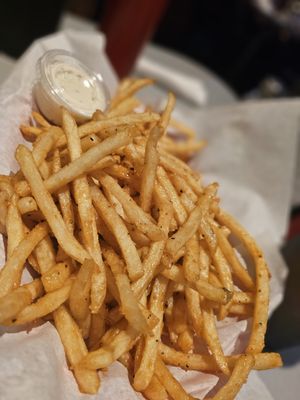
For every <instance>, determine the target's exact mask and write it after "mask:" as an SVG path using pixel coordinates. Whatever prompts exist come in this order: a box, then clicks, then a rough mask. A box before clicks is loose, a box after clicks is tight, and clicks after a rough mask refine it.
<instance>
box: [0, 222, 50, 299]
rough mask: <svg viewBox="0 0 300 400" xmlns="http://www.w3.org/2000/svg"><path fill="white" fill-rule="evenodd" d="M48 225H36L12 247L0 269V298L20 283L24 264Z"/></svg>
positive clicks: (45, 233) (46, 230)
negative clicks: (8, 256) (9, 255)
mask: <svg viewBox="0 0 300 400" xmlns="http://www.w3.org/2000/svg"><path fill="white" fill-rule="evenodd" d="M47 233H48V225H47V224H46V223H41V224H39V225H37V226H36V227H35V228H34V229H33V230H32V231H31V232H29V233H28V235H27V236H26V237H25V238H24V239H23V240H22V241H21V242H20V243H19V245H18V247H16V248H15V249H14V251H13V252H12V254H11V257H10V258H9V259H8V260H7V261H6V263H5V265H4V266H3V268H2V269H1V271H0V298H1V297H3V296H5V295H6V294H7V293H9V292H11V291H12V290H13V289H16V288H17V287H18V286H19V285H20V281H21V275H22V272H23V268H24V264H25V261H26V259H27V257H29V255H30V254H31V253H32V251H33V250H34V248H35V247H36V245H37V244H38V243H39V242H40V241H41V240H42V239H43V238H44V237H45V236H46V235H47Z"/></svg>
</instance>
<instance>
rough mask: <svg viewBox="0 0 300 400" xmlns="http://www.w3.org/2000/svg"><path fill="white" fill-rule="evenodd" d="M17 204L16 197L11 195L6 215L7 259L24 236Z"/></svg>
mask: <svg viewBox="0 0 300 400" xmlns="http://www.w3.org/2000/svg"><path fill="white" fill-rule="evenodd" d="M17 204H18V198H17V196H16V195H12V197H11V200H10V204H9V206H8V209H7V215H6V232H7V258H10V257H11V255H12V253H13V251H14V250H15V249H16V248H17V247H18V245H19V243H20V242H21V241H22V239H23V238H24V235H25V232H24V227H23V221H22V218H21V215H20V212H19V209H18V205H17Z"/></svg>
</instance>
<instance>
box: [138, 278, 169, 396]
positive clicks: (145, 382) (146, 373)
mask: <svg viewBox="0 0 300 400" xmlns="http://www.w3.org/2000/svg"><path fill="white" fill-rule="evenodd" d="M167 284H168V282H167V280H166V279H165V278H163V277H159V278H156V280H155V281H154V284H153V288H152V292H151V297H150V307H149V308H150V310H151V311H152V312H153V313H154V314H155V315H156V316H157V317H158V318H159V323H158V324H157V325H156V327H155V328H154V330H153V335H151V336H150V335H147V336H146V337H145V345H144V351H143V354H142V357H141V361H140V364H139V368H138V369H137V371H136V372H135V375H134V381H133V387H134V388H135V389H136V390H137V391H143V390H145V389H146V388H147V387H148V386H149V384H150V382H151V379H152V378H153V375H154V370H155V363H156V356H157V349H158V343H159V341H160V336H161V332H162V327H163V326H162V324H163V312H164V299H165V293H166V289H167Z"/></svg>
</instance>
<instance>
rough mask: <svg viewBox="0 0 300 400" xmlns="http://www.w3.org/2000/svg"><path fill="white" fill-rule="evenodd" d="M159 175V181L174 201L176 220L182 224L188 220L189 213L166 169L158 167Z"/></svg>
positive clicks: (172, 201)
mask: <svg viewBox="0 0 300 400" xmlns="http://www.w3.org/2000/svg"><path fill="white" fill-rule="evenodd" d="M157 176H158V180H159V183H160V184H161V186H162V187H163V188H164V189H165V191H166V193H167V196H168V198H169V200H170V202H171V203H172V206H173V209H174V217H175V218H176V221H177V222H178V223H179V224H180V225H182V224H183V223H184V222H185V221H186V218H187V213H186V211H185V209H184V207H183V206H182V204H181V202H180V199H179V196H178V195H177V192H176V190H175V188H174V186H173V185H172V182H171V180H170V179H169V178H168V175H167V173H166V171H165V170H164V169H163V168H162V167H158V169H157Z"/></svg>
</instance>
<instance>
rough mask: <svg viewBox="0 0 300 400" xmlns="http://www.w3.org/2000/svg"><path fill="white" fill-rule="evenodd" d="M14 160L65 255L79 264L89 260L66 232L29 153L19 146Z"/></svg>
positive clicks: (85, 253) (81, 248)
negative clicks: (16, 161)
mask: <svg viewBox="0 0 300 400" xmlns="http://www.w3.org/2000/svg"><path fill="white" fill-rule="evenodd" d="M16 158H17V160H18V162H19V164H20V167H21V169H22V172H23V174H24V176H25V177H26V179H27V181H28V183H29V184H30V187H31V191H32V194H33V197H34V198H35V201H36V202H37V204H38V206H39V208H40V210H41V211H42V213H43V214H44V216H45V217H46V219H47V221H48V223H49V225H50V227H51V229H52V231H53V233H54V235H55V237H56V239H57V241H58V242H59V244H60V245H61V247H62V248H63V249H64V250H65V252H66V253H67V254H69V255H70V256H72V257H74V258H75V260H77V261H79V262H83V261H84V260H85V258H89V256H88V254H87V252H86V251H85V250H84V249H83V247H82V246H81V245H80V244H79V243H78V242H77V240H76V239H75V238H74V237H73V236H72V235H71V233H70V232H69V231H68V230H67V227H66V225H65V223H64V221H63V219H62V217H61V215H60V213H59V211H58V209H57V207H56V205H55V203H54V201H53V199H52V197H51V195H50V194H49V192H48V191H47V189H46V188H45V186H44V183H43V180H42V178H41V176H40V174H39V172H38V170H37V167H36V165H35V163H34V161H33V158H32V155H31V154H30V151H29V150H28V149H27V148H26V147H25V146H22V145H20V146H18V148H17V151H16Z"/></svg>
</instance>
